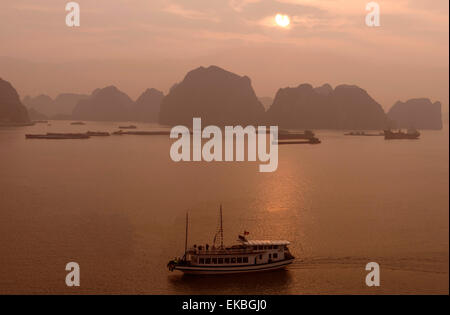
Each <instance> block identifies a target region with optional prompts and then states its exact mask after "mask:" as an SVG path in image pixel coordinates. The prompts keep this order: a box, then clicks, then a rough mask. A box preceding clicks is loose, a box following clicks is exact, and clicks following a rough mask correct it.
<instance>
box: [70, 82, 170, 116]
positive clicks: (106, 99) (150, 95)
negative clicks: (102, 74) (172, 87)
mask: <svg viewBox="0 0 450 315" xmlns="http://www.w3.org/2000/svg"><path fill="white" fill-rule="evenodd" d="M163 98H164V94H163V93H162V92H161V91H158V90H156V89H147V90H146V91H144V92H143V93H142V94H141V96H139V98H138V99H137V100H136V102H134V101H133V100H132V99H131V98H130V97H129V96H128V95H127V94H125V93H124V92H122V91H120V90H119V89H118V88H117V87H115V86H113V85H111V86H107V87H105V88H97V89H95V90H94V91H93V92H92V94H91V95H90V96H89V97H88V98H86V99H83V100H81V101H79V102H78V103H77V105H76V106H75V108H74V110H73V112H72V118H73V119H77V120H99V121H142V122H156V121H158V115H159V109H160V105H161V101H162V99H163Z"/></svg>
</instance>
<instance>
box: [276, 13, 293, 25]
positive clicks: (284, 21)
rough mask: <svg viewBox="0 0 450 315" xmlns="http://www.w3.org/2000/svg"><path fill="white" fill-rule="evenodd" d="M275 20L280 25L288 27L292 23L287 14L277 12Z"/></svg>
mask: <svg viewBox="0 0 450 315" xmlns="http://www.w3.org/2000/svg"><path fill="white" fill-rule="evenodd" d="M275 22H276V23H277V25H278V26H280V27H283V28H286V27H288V26H289V25H290V24H291V19H290V18H289V16H287V15H284V14H277V15H276V16H275Z"/></svg>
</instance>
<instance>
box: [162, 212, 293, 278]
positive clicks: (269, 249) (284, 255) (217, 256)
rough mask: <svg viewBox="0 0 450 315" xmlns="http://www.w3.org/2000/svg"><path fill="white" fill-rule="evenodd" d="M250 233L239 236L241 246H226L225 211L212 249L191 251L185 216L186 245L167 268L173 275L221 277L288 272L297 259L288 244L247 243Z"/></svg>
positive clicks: (201, 246)
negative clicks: (224, 234) (181, 255)
mask: <svg viewBox="0 0 450 315" xmlns="http://www.w3.org/2000/svg"><path fill="white" fill-rule="evenodd" d="M248 234H249V233H248V232H244V235H239V238H238V241H239V243H238V244H236V245H233V246H224V244H223V227H222V207H220V225H219V228H218V231H217V233H216V235H215V236H214V241H213V243H212V244H213V245H212V246H211V247H210V246H209V245H208V244H206V245H199V246H197V245H193V246H192V247H190V248H188V246H187V243H188V241H187V240H188V216H187V215H186V243H185V253H184V256H183V257H182V258H175V259H173V260H171V261H169V263H168V264H167V267H168V269H169V270H170V271H174V270H178V271H181V272H183V273H186V274H194V275H219V274H235V273H248V272H257V271H269V270H276V269H283V268H286V267H287V266H288V265H290V264H292V262H293V261H294V259H295V257H294V256H292V254H291V253H290V251H289V248H288V246H289V244H290V242H288V241H279V240H262V241H257V240H247V235H248Z"/></svg>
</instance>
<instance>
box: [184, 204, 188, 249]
mask: <svg viewBox="0 0 450 315" xmlns="http://www.w3.org/2000/svg"><path fill="white" fill-rule="evenodd" d="M188 225H189V216H188V212H186V238H185V242H184V256H186V253H187V244H188Z"/></svg>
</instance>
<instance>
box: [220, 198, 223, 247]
mask: <svg viewBox="0 0 450 315" xmlns="http://www.w3.org/2000/svg"><path fill="white" fill-rule="evenodd" d="M220 249H223V225H222V205H220Z"/></svg>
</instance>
